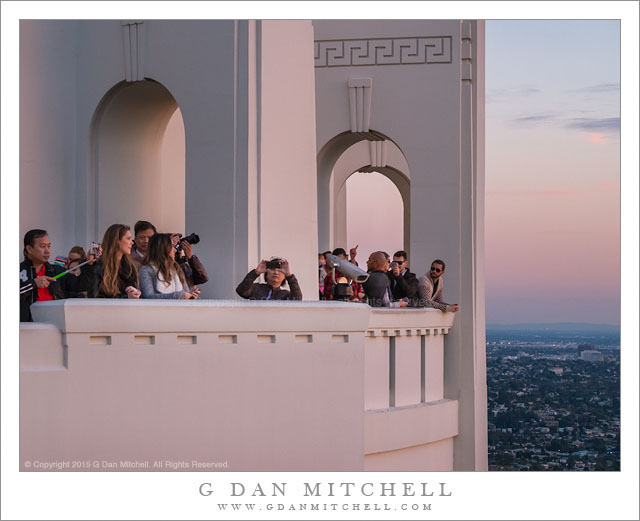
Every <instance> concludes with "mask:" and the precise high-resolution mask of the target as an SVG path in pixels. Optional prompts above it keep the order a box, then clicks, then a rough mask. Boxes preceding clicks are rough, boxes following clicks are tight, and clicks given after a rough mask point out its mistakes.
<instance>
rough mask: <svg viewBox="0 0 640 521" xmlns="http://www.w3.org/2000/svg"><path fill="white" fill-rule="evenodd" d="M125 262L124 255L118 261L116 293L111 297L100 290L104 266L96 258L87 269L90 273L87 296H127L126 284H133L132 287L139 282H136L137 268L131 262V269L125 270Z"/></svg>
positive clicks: (137, 286) (136, 285)
mask: <svg viewBox="0 0 640 521" xmlns="http://www.w3.org/2000/svg"><path fill="white" fill-rule="evenodd" d="M127 266H128V265H127V263H126V260H125V257H124V255H123V256H122V259H121V261H120V269H119V270H118V278H117V280H116V282H117V284H118V291H119V293H118V295H116V296H115V297H111V296H110V295H105V293H104V291H103V290H102V279H103V277H104V266H103V265H102V262H101V261H100V260H98V261H97V262H96V263H95V264H94V265H93V266H92V267H91V268H89V269H88V270H87V272H88V273H90V281H89V297H91V298H129V297H128V295H127V292H126V291H125V290H126V288H127V287H128V286H133V287H134V288H139V286H140V284H139V282H138V269H137V268H136V266H135V264H132V267H133V271H131V272H129V271H128V270H127Z"/></svg>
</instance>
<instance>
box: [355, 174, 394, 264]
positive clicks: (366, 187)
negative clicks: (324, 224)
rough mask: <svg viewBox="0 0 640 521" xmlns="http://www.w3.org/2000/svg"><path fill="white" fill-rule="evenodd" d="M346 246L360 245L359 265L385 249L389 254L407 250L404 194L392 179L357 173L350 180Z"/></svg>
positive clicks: (381, 175)
mask: <svg viewBox="0 0 640 521" xmlns="http://www.w3.org/2000/svg"><path fill="white" fill-rule="evenodd" d="M344 190H345V192H346V193H345V196H346V206H347V215H346V218H347V219H346V220H347V222H346V228H347V240H346V244H345V245H344V247H345V248H347V249H348V248H351V247H353V246H355V245H356V244H357V245H358V259H359V264H360V265H361V266H364V261H365V260H366V259H368V258H369V254H370V253H372V252H374V251H378V250H382V251H386V252H387V253H388V254H389V255H393V254H394V253H395V252H396V251H398V250H402V249H404V235H403V234H404V208H403V206H404V205H403V203H402V195H400V191H399V190H398V188H397V187H396V186H395V184H394V183H393V181H391V180H390V179H389V178H388V177H386V176H385V175H383V174H380V173H378V172H375V171H374V172H355V173H354V174H353V175H351V176H350V177H349V179H347V181H346V183H345V185H344Z"/></svg>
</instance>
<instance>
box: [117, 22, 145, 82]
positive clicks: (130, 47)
mask: <svg viewBox="0 0 640 521" xmlns="http://www.w3.org/2000/svg"><path fill="white" fill-rule="evenodd" d="M120 25H121V26H122V43H123V45H124V79H125V81H142V80H144V43H145V26H144V22H139V21H135V22H121V24H120Z"/></svg>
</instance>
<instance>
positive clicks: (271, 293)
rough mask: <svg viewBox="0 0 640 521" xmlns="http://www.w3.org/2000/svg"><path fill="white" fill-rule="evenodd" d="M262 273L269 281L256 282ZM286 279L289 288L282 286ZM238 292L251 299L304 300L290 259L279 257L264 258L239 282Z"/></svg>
mask: <svg viewBox="0 0 640 521" xmlns="http://www.w3.org/2000/svg"><path fill="white" fill-rule="evenodd" d="M262 273H264V274H265V280H266V281H267V282H266V283H256V282H254V281H255V280H256V279H257V278H258V277H259V276H260V275H261V274H262ZM285 280H286V281H287V284H289V289H288V290H287V289H283V288H282V284H283V283H284V281H285ZM236 293H237V294H238V295H240V296H241V297H242V298H246V299H251V300H302V291H301V290H300V285H299V284H298V279H296V276H295V275H294V274H293V273H291V268H290V266H289V261H288V260H286V259H281V258H278V257H272V258H271V260H270V261H266V260H265V259H262V260H261V261H260V264H258V266H257V267H256V268H255V269H253V270H251V271H250V272H249V273H247V274H246V276H245V277H244V279H243V281H242V282H241V283H240V284H238V287H237V288H236Z"/></svg>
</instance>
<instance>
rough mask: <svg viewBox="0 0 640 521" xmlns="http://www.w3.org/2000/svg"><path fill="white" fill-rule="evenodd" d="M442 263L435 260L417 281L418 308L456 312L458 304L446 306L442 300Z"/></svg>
mask: <svg viewBox="0 0 640 521" xmlns="http://www.w3.org/2000/svg"><path fill="white" fill-rule="evenodd" d="M443 274H444V262H443V261H441V260H440V259H436V260H434V261H433V262H432V263H431V268H430V269H429V271H428V272H427V273H425V274H424V275H423V276H422V277H420V279H419V281H418V306H421V307H422V306H424V307H428V308H436V309H439V310H440V311H451V312H453V313H455V312H456V311H458V304H447V303H446V302H443V300H442V292H443V288H444V280H443V279H442V275H443Z"/></svg>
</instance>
